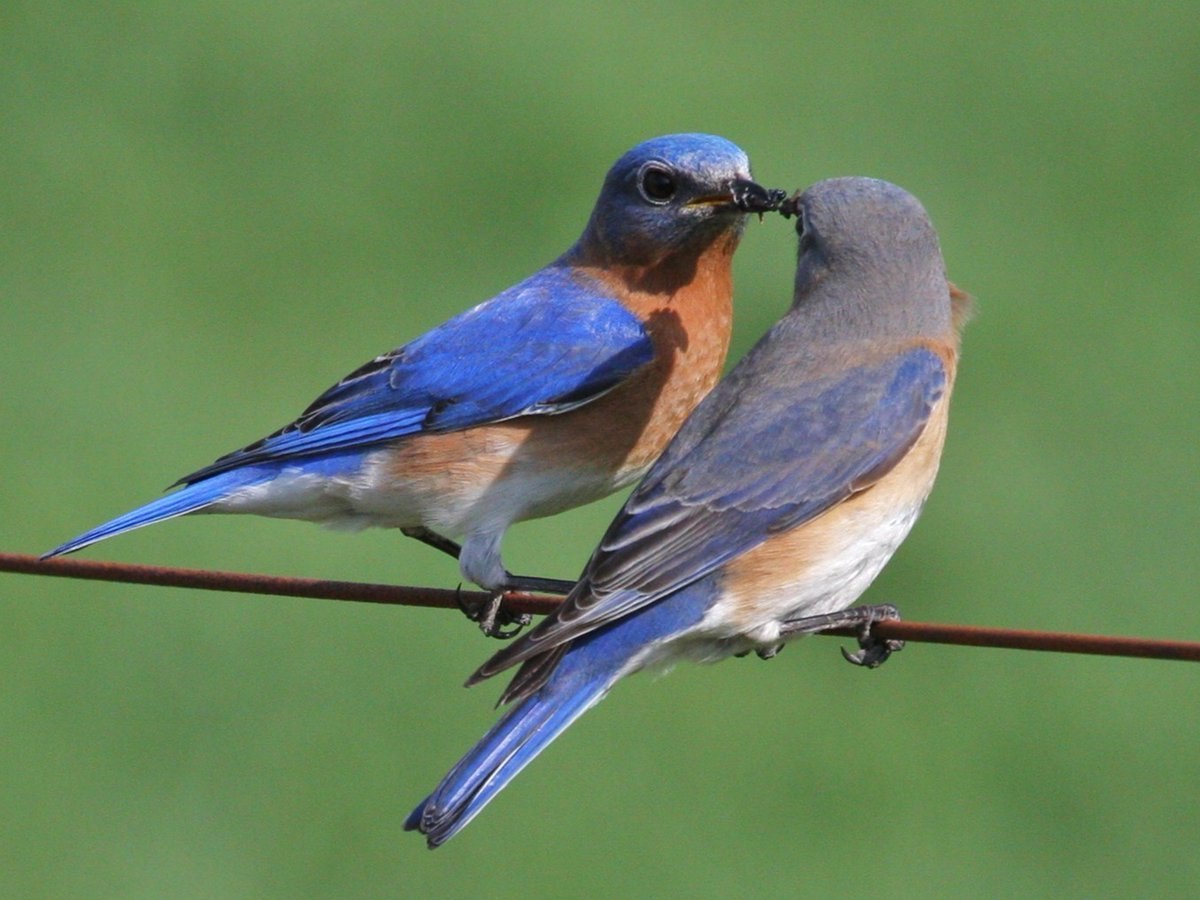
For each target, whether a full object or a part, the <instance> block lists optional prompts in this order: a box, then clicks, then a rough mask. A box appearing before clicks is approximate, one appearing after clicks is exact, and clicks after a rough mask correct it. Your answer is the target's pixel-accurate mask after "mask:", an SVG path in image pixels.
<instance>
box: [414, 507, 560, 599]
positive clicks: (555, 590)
mask: <svg viewBox="0 0 1200 900" xmlns="http://www.w3.org/2000/svg"><path fill="white" fill-rule="evenodd" d="M400 533H401V534H403V535H404V536H405V537H410V538H413V539H415V540H418V541H420V542H421V543H422V544H425V545H427V546H429V547H432V548H433V549H435V550H441V551H442V552H443V553H445V554H446V555H447V556H453V557H454V558H455V559H458V558H459V557H460V556H462V544H459V543H457V542H456V541H452V540H450V538H448V537H445V536H444V535H441V534H438V533H437V532H436V531H434V530H433V529H432V528H426V527H425V526H424V525H414V526H412V527H409V528H401V529H400ZM573 587H575V582H573V581H567V580H565V579H562V578H538V577H536V576H532V575H514V574H512V572H505V573H504V583H503V584H501V585H500V593H507V592H509V591H524V592H525V593H543V594H561V595H562V596H564V597H565V596H566V595H567V594H569V593H571V588H573Z"/></svg>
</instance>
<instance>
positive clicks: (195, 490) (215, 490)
mask: <svg viewBox="0 0 1200 900" xmlns="http://www.w3.org/2000/svg"><path fill="white" fill-rule="evenodd" d="M275 474H276V472H275V471H268V470H266V469H264V468H246V469H236V470H234V471H231V472H224V473H222V474H220V475H216V476H214V477H212V478H206V479H204V480H203V481H197V482H195V483H193V484H189V485H187V486H185V487H183V488H180V489H179V490H177V491H174V492H172V493H170V494H167V495H166V496H164V497H159V498H158V499H157V500H153V501H151V502H150V503H147V504H146V505H145V506H139V507H138V508H137V509H135V510H131V511H130V512H127V513H125V514H124V515H122V516H117V518H115V519H113V520H111V521H109V522H105V523H104V524H103V525H97V526H96V527H95V528H93V529H91V530H90V531H85V532H84V533H83V534H81V535H79V536H78V537H76V538H72V539H71V540H69V541H67V542H66V543H65V544H62V545H61V546H58V547H55V548H54V549H53V550H51V551H50V552H48V553H44V554H42V559H49V558H50V557H52V556H62V555H63V554H64V553H74V552H75V551H76V550H81V549H83V548H84V547H86V546H88V545H89V544H94V543H96V542H97V541H102V540H104V539H105V538H110V537H113V536H114V535H118V534H123V533H125V532H126V531H133V529H135V528H141V527H142V526H144V525H153V524H154V523H155V522H162V521H164V520H166V519H173V518H175V517H176V516H182V515H186V514H187V513H192V512H196V511H198V510H201V509H203V508H205V507H206V506H211V505H212V504H213V503H215V502H217V501H218V500H220V499H221V498H222V497H225V496H226V495H228V494H229V493H230V492H231V491H234V490H236V489H238V488H241V487H246V486H247V485H251V484H255V483H256V482H260V481H266V480H268V479H270V478H271V477H273V476H274V475H275Z"/></svg>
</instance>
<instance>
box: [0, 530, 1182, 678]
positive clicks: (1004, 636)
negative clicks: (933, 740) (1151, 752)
mask: <svg viewBox="0 0 1200 900" xmlns="http://www.w3.org/2000/svg"><path fill="white" fill-rule="evenodd" d="M0 572H14V573H20V574H25V575H53V576H58V577H62V578H83V579H89V580H92V581H115V582H121V583H124V584H149V585H159V586H163V587H180V588H194V589H199V590H208V591H233V592H237V593H242V594H269V595H274V596H284V597H308V598H313V599H319V600H343V601H353V602H358V603H383V604H391V605H400V606H426V607H436V608H449V609H455V608H458V607H459V606H460V603H462V602H465V603H468V604H470V603H471V602H473V601H482V600H484V599H486V598H487V596H488V595H486V594H483V593H481V592H478V591H461V592H460V591H454V590H444V589H439V588H422V587H406V586H398V585H390V584H369V583H363V582H357V581H327V580H323V579H317V578H290V577H284V576H278V575H251V574H245V573H240V572H213V571H209V570H207V569H178V568H168V567H163V566H143V565H133V564H129V563H114V562H96V561H94V560H84V559H45V560H43V559H39V558H38V557H36V556H27V555H24V554H19V553H0ZM560 599H561V598H558V597H552V596H546V595H536V594H523V593H511V594H508V595H506V596H505V599H504V606H505V608H506V609H507V610H509V611H510V612H514V613H532V614H534V615H544V614H545V613H548V612H550V611H551V610H552V609H554V607H555V606H556V605H557V604H558V603H559V602H560ZM872 632H873V633H874V634H875V635H876V636H878V637H881V638H898V639H900V640H904V641H925V642H928V643H935V644H958V645H961V646H968V647H995V648H1003V649H1008V650H1041V651H1050V652H1057V653H1088V654H1094V655H1099V656H1128V657H1137V658H1142V659H1173V660H1184V661H1189V662H1200V642H1195V641H1175V640H1155V639H1150V638H1138V637H1111V636H1107V635H1097V634H1075V633H1070V632H1054V631H1029V630H1022V629H1012V628H984V627H979V626H972V625H949V624H942V623H937V622H910V621H888V622H879V623H877V624H875V625H874V626H872ZM821 633H822V634H828V635H838V636H852V635H853V631H851V630H850V629H845V628H841V629H831V630H829V631H825V632H821Z"/></svg>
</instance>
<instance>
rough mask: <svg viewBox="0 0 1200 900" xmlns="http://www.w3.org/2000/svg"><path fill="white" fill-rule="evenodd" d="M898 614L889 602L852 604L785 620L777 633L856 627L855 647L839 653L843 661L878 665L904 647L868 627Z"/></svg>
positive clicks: (898, 641) (898, 615)
mask: <svg viewBox="0 0 1200 900" xmlns="http://www.w3.org/2000/svg"><path fill="white" fill-rule="evenodd" d="M899 618H900V611H899V610H898V609H896V607H894V606H892V605H891V604H890V603H881V604H879V605H877V606H852V607H850V608H849V609H843V610H841V611H840V612H835V613H828V614H826V615H821V616H805V617H804V618H801V619H792V620H791V621H788V622H784V623H783V626H782V628H781V629H780V634H781V635H784V634H815V633H816V632H818V631H832V630H836V629H841V628H855V629H856V630H857V631H858V650H856V651H855V652H853V653H850V652H849V651H847V650H846V649H845V648H842V656H843V657H845V659H846V661H847V662H849V663H853V664H854V665H856V666H864V667H866V668H868V669H877V668H879V667H880V666H881V665H883V664H884V663H885V662H887V660H888V657H889V656H891V655H892V654H893V653H895V652H897V651H898V650H903V649H904V641H902V640H898V639H896V638H880V637H877V636H876V635H875V634H873V633H872V631H871V626H872V625H874V624H875V623H876V622H888V621H895V620H897V619H899Z"/></svg>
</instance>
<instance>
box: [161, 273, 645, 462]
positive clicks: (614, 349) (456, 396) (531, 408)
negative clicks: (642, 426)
mask: <svg viewBox="0 0 1200 900" xmlns="http://www.w3.org/2000/svg"><path fill="white" fill-rule="evenodd" d="M653 357H654V346H653V344H652V343H651V341H650V338H649V336H648V335H647V334H646V332H645V330H644V329H643V328H642V325H641V323H640V322H639V321H638V319H637V317H636V316H634V315H633V314H632V313H631V312H629V310H627V309H626V308H625V307H623V306H622V305H621V304H620V303H619V302H617V300H616V299H615V298H614V297H613V296H612V295H611V294H610V293H608V292H607V291H606V290H605V288H604V287H603V286H602V285H601V284H600V283H599V282H597V281H595V280H594V279H591V278H588V277H587V276H583V275H579V274H576V273H574V272H572V270H571V269H569V268H567V267H566V266H563V265H553V266H550V267H547V268H546V269H543V270H541V271H540V272H538V273H537V274H536V275H534V276H532V277H531V278H529V279H527V280H525V281H524V282H522V283H520V284H518V285H516V286H514V287H512V288H510V289H508V290H507V291H504V292H503V293H501V294H499V295H497V296H496V297H494V298H493V299H491V300H488V301H487V302H485V303H481V304H480V305H479V306H476V307H475V308H474V309H471V310H468V311H467V312H465V313H463V314H462V315H460V316H457V317H456V318H454V319H451V320H450V321H449V322H446V323H445V324H443V325H441V326H439V327H437V328H435V329H433V330H432V331H430V332H428V333H426V334H425V335H423V336H421V337H419V338H417V339H416V340H415V341H413V342H412V343H409V344H406V345H405V346H403V347H400V348H399V349H397V350H393V351H392V352H390V353H386V354H384V355H382V356H379V357H376V358H375V359H374V360H372V361H371V362H369V363H367V364H366V365H364V366H362V367H361V368H359V369H357V370H356V371H354V372H352V373H350V374H349V375H348V376H346V378H344V379H343V380H342V381H340V382H339V383H338V384H336V385H334V386H333V387H331V388H330V389H329V390H327V391H326V392H325V393H324V394H322V395H321V396H320V397H318V398H317V399H316V400H315V401H314V402H313V403H312V405H311V406H309V407H308V409H306V410H305V411H304V413H303V414H302V415H301V416H300V417H299V418H298V419H296V421H294V422H292V423H291V424H289V425H287V426H286V427H284V428H281V429H280V430H279V431H277V432H275V433H274V434H271V435H269V436H268V437H265V438H263V439H262V440H260V441H255V442H254V443H253V444H250V445H249V446H247V447H244V448H242V449H241V450H237V451H235V452H233V453H230V454H228V455H226V456H223V457H221V458H220V459H218V460H217V461H216V462H214V463H212V464H211V465H209V466H206V467H205V468H203V469H200V470H198V471H196V472H193V473H191V474H190V475H188V476H186V477H184V478H182V479H180V482H181V483H192V482H195V481H198V480H201V479H204V478H208V477H210V476H212V475H216V474H218V473H220V472H225V471H228V470H230V469H235V468H240V467H242V466H245V465H248V464H254V463H260V462H266V461H277V460H281V459H287V458H291V457H297V456H308V455H312V454H317V453H326V452H329V451H332V450H341V449H345V448H349V447H362V446H366V445H369V444H375V443H380V442H383V441H389V440H392V439H394V438H398V437H403V436H405V435H409V434H416V433H419V432H444V431H456V430H459V429H463V428H470V427H472V426H476V425H483V424H487V423H491V422H499V421H503V420H505V419H511V418H514V417H516V416H522V415H536V414H541V415H553V414H555V413H561V412H565V411H567V410H570V409H574V408H575V407H577V406H582V405H583V404H585V403H588V402H590V401H592V400H594V399H596V398H597V397H599V396H601V395H603V394H604V393H606V392H607V391H610V390H612V389H613V388H614V387H616V386H617V385H618V384H620V383H621V382H623V381H624V380H625V379H627V378H628V377H629V376H630V375H631V374H633V373H634V372H635V371H637V370H638V369H639V368H641V367H642V366H644V365H646V364H647V363H649V362H650V361H651V360H652V359H653Z"/></svg>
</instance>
